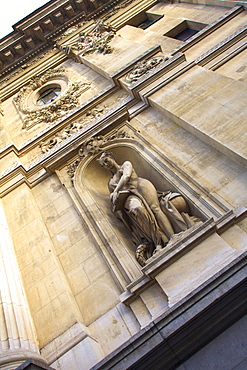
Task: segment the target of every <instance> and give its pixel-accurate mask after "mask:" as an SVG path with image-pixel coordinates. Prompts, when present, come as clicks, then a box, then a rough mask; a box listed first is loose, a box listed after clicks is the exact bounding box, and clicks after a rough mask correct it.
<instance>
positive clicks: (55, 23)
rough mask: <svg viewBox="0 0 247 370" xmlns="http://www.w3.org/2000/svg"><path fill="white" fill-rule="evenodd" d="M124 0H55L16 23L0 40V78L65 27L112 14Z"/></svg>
mask: <svg viewBox="0 0 247 370" xmlns="http://www.w3.org/2000/svg"><path fill="white" fill-rule="evenodd" d="M119 3H126V0H122V1H121V0H101V1H89V0H55V1H51V2H50V3H48V4H46V5H44V6H42V7H41V8H39V9H37V10H36V11H34V12H33V13H31V14H30V15H29V16H27V17H26V18H24V19H23V20H21V21H20V22H18V23H16V24H15V25H14V26H13V28H14V31H13V32H11V33H10V34H9V35H7V36H5V37H4V38H3V39H2V40H1V41H0V78H2V77H4V76H6V75H7V74H8V73H10V72H12V71H13V70H14V69H16V68H18V67H20V66H21V65H23V64H24V63H26V62H27V60H30V59H31V58H33V57H34V56H35V55H37V54H39V53H40V52H42V51H44V50H47V49H48V48H51V47H52V45H53V44H54V41H55V40H56V39H57V38H58V37H59V36H60V35H62V34H63V33H64V32H65V31H66V30H67V29H68V28H70V27H72V26H74V25H76V26H78V25H82V24H84V23H86V22H88V21H90V20H96V19H97V18H99V17H100V16H102V15H104V14H106V13H111V11H112V10H114V7H115V6H116V5H117V4H119Z"/></svg>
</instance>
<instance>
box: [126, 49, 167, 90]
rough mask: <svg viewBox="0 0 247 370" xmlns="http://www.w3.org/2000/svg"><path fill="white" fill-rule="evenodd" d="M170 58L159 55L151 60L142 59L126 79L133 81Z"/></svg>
mask: <svg viewBox="0 0 247 370" xmlns="http://www.w3.org/2000/svg"><path fill="white" fill-rule="evenodd" d="M167 59H168V58H167V57H164V56H162V55H158V56H156V57H153V58H151V59H149V60H142V61H140V62H138V63H137V64H136V66H135V67H134V69H132V71H131V72H130V73H129V74H128V75H127V76H126V81H127V82H129V83H132V82H134V81H137V80H138V79H139V78H141V77H142V76H143V75H144V74H145V73H147V72H149V71H150V70H151V69H152V68H155V67H156V66H157V65H159V64H161V63H162V62H164V61H166V60H167Z"/></svg>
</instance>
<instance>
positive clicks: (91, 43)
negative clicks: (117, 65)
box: [58, 20, 115, 56]
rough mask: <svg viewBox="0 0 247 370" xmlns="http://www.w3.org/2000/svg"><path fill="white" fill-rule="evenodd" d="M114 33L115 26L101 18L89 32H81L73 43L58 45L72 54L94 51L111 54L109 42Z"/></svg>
mask: <svg viewBox="0 0 247 370" xmlns="http://www.w3.org/2000/svg"><path fill="white" fill-rule="evenodd" d="M114 35H115V31H114V30H113V28H112V27H111V26H110V25H109V24H107V23H104V22H102V21H101V20H99V21H98V22H97V23H96V24H95V25H94V27H93V28H92V29H91V30H90V31H89V32H88V33H84V32H80V34H79V38H78V39H77V41H76V42H74V43H73V44H69V45H68V44H64V45H61V46H58V47H59V48H60V49H61V50H63V51H64V52H65V53H66V54H68V55H71V56H72V54H74V53H75V52H78V53H79V54H80V55H85V54H91V53H94V52H98V53H101V54H109V53H111V52H112V48H111V47H110V45H109V43H110V41H111V40H112V38H113V37H114Z"/></svg>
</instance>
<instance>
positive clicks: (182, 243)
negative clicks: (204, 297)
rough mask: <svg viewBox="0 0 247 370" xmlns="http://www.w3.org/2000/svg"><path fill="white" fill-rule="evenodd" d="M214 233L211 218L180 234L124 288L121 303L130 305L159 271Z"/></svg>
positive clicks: (214, 225) (213, 223)
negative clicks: (140, 274)
mask: <svg viewBox="0 0 247 370" xmlns="http://www.w3.org/2000/svg"><path fill="white" fill-rule="evenodd" d="M215 232H216V224H215V222H214V220H213V218H210V219H209V220H207V221H205V222H203V223H199V224H198V225H197V227H194V228H193V229H192V230H190V232H189V233H188V232H185V233H184V234H182V233H181V235H179V237H178V238H175V240H174V242H173V243H171V244H170V243H169V244H170V245H169V244H168V246H167V247H166V248H164V249H162V250H161V251H159V252H157V253H156V254H154V255H153V256H152V257H151V258H149V259H148V260H147V263H146V265H145V266H144V267H143V268H142V269H141V271H142V276H140V277H139V278H138V279H136V280H135V281H133V282H132V283H130V284H129V285H128V286H127V287H126V291H125V292H123V293H122V294H121V296H120V300H121V302H122V303H125V304H127V305H128V304H130V303H131V302H132V301H133V300H135V299H136V298H137V296H138V295H139V294H140V293H141V292H142V291H143V290H144V289H146V288H147V287H148V286H150V285H152V284H153V283H154V280H153V279H154V278H155V276H156V275H157V274H158V273H159V272H160V271H161V270H163V269H165V268H166V267H167V266H169V265H170V264H172V263H174V262H175V261H176V260H177V259H179V258H180V257H181V256H182V255H183V254H185V253H187V252H188V251H190V250H191V249H192V248H194V247H195V246H196V245H198V244H199V243H200V242H201V241H202V240H204V239H206V238H207V237H208V236H210V235H211V234H213V233H215Z"/></svg>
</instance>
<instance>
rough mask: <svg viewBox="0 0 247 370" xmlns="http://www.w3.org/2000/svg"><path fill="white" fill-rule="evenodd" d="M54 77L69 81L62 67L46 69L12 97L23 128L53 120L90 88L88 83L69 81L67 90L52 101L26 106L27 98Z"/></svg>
mask: <svg viewBox="0 0 247 370" xmlns="http://www.w3.org/2000/svg"><path fill="white" fill-rule="evenodd" d="M55 79H58V80H59V79H66V80H68V81H69V79H68V76H67V75H66V72H65V69H64V68H58V69H54V70H53V69H51V70H48V71H47V72H46V73H45V74H44V75H42V76H36V77H34V78H32V79H31V80H30V81H29V83H28V85H26V86H24V87H23V88H21V89H20V91H19V93H18V95H17V96H16V97H15V98H14V102H15V104H16V107H17V109H18V110H19V111H20V112H21V113H22V114H23V115H24V116H23V127H22V128H23V129H24V128H27V129H28V128H30V127H32V126H34V125H36V124H38V123H41V122H46V123H50V122H54V121H55V120H57V119H58V118H60V117H62V116H63V115H64V114H66V113H68V112H69V111H70V110H72V109H74V108H75V107H77V105H78V104H79V99H78V98H79V96H80V95H81V94H82V92H84V91H85V90H87V89H89V88H90V85H91V84H90V83H86V82H81V81H79V82H70V81H69V83H68V88H67V90H66V91H65V92H64V93H63V94H61V95H60V96H59V97H58V98H57V99H56V100H54V101H53V102H51V103H49V104H46V105H43V106H35V105H34V106H31V107H30V106H28V105H27V98H28V96H30V95H31V94H32V93H34V92H35V90H37V89H38V88H41V87H42V86H43V85H44V84H46V83H47V82H52V81H53V80H55Z"/></svg>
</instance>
